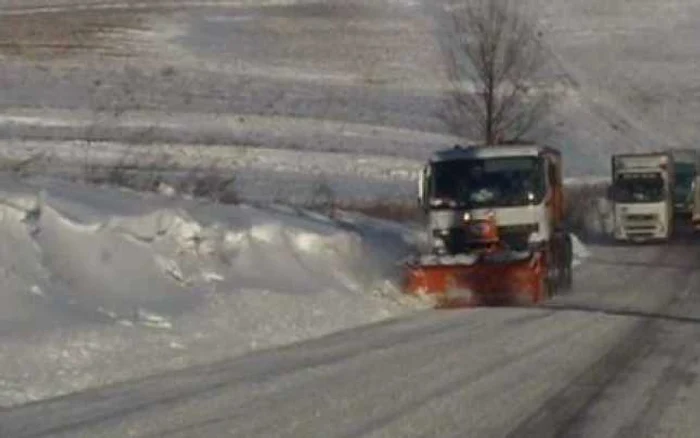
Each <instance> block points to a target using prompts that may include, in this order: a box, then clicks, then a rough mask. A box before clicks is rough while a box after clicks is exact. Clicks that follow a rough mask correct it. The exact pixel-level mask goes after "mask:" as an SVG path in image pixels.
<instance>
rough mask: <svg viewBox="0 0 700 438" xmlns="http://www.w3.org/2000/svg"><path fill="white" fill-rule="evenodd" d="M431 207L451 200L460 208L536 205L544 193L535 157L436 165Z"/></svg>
mask: <svg viewBox="0 0 700 438" xmlns="http://www.w3.org/2000/svg"><path fill="white" fill-rule="evenodd" d="M432 174H433V178H432V184H431V186H432V190H431V195H432V196H431V198H432V201H431V205H432V206H433V207H440V206H441V205H442V204H441V201H451V203H454V204H456V205H458V206H460V207H466V208H491V207H508V206H511V207H514V206H520V205H532V204H538V203H540V202H541V201H542V198H543V197H544V193H545V182H544V177H543V176H544V175H543V174H544V171H543V166H542V165H541V161H540V160H539V159H538V158H537V157H506V158H489V159H483V160H477V159H460V160H454V161H445V162H439V163H435V164H434V165H433V168H432Z"/></svg>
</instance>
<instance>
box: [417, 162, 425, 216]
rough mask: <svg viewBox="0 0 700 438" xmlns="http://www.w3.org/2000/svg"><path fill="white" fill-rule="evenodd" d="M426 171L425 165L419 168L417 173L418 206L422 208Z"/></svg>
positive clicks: (423, 205)
mask: <svg viewBox="0 0 700 438" xmlns="http://www.w3.org/2000/svg"><path fill="white" fill-rule="evenodd" d="M426 173H427V166H426V167H423V168H422V169H421V170H420V173H419V174H418V206H419V207H421V208H423V209H424V208H425V202H426V190H425V183H426Z"/></svg>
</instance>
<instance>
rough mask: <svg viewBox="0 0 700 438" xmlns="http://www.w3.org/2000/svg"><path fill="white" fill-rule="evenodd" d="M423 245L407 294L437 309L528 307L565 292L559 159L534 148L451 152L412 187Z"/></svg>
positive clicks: (568, 254)
mask: <svg viewBox="0 0 700 438" xmlns="http://www.w3.org/2000/svg"><path fill="white" fill-rule="evenodd" d="M418 191H419V194H418V202H419V203H420V205H421V207H422V208H423V210H424V212H425V213H426V214H425V218H426V226H427V235H428V236H427V245H426V247H425V248H424V249H423V251H421V253H420V254H418V255H416V256H415V257H414V258H412V259H411V260H410V261H409V262H408V263H407V266H406V269H407V278H406V286H405V287H406V292H408V293H411V294H415V295H424V296H430V297H432V298H434V299H435V301H436V304H437V306H438V307H462V306H479V305H491V304H506V305H522V304H525V305H527V304H534V303H538V302H541V301H543V300H545V299H547V298H549V297H551V296H552V295H553V294H554V293H556V291H557V290H558V289H559V288H567V287H569V286H571V283H572V258H573V257H572V242H571V238H570V235H569V234H568V233H567V232H566V231H565V229H564V197H563V186H562V161H561V154H560V152H559V151H557V150H556V149H553V148H550V147H546V146H539V145H503V146H469V147H462V146H455V147H454V148H451V149H447V150H443V151H439V152H436V153H435V154H433V156H432V157H431V158H430V160H429V162H428V163H427V164H426V166H425V167H424V168H423V170H422V172H421V174H420V178H419V188H418Z"/></svg>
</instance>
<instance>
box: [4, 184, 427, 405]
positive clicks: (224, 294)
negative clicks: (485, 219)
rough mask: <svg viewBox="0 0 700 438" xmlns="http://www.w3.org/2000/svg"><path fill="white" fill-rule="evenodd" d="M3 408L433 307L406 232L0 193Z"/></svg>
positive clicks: (274, 215)
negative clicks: (414, 277) (406, 270)
mask: <svg viewBox="0 0 700 438" xmlns="http://www.w3.org/2000/svg"><path fill="white" fill-rule="evenodd" d="M0 220H1V221H2V226H0V336H2V342H0V370H1V374H0V405H9V404H14V403H19V402H23V401H27V400H32V399H38V398H44V397H48V396H52V395H56V394H60V393H65V392H70V391H73V390H78V389H81V388H85V387H87V386H92V385H99V384H104V383H107V382H108V381H115V380H120V379H123V378H133V377H134V376H138V375H143V374H148V373H152V372H155V371H158V370H162V369H164V368H173V367H180V366H186V365H190V364H193V363H198V362H210V361H212V360H216V359H218V358H224V357H230V356H233V355H237V354H242V353H244V352H247V351H250V350H252V349H255V348H262V347H269V346H272V345H279V344H283V343H289V342H293V341H298V340H301V339H305V338H309V337H314V336H319V335H323V334H326V333H329V332H332V331H336V330H339V329H343V328H348V327H351V326H356V325H361V324H366V323H369V322H372V321H377V320H380V319H383V318H387V317H391V316H394V315H398V314H401V313H405V312H409V311H411V310H415V309H416V308H417V307H421V306H422V305H421V304H420V303H416V302H415V301H413V300H410V299H408V298H406V297H402V296H401V295H400V294H399V293H398V289H397V284H396V278H397V276H396V274H397V271H396V263H395V262H396V261H397V260H398V259H399V258H401V256H402V255H404V254H405V252H406V251H407V250H408V248H409V247H410V244H411V241H410V239H411V238H412V236H413V235H414V233H413V232H411V231H410V230H408V229H406V228H403V227H400V226H397V225H393V224H388V223H385V222H381V221H376V220H369V219H366V218H362V217H349V216H347V215H346V216H345V217H344V218H340V219H336V220H331V219H329V218H327V217H323V216H320V215H313V214H311V213H308V212H301V211H296V210H292V209H284V208H281V207H280V208H255V207H252V206H245V205H240V206H219V205H212V204H203V203H198V202H196V201H192V200H185V199H174V198H166V197H162V196H157V195H141V194H134V193H131V192H121V191H117V190H112V189H96V188H94V187H85V186H81V185H75V184H69V183H65V182H57V181H32V182H22V183H20V182H16V181H13V180H3V181H1V184H0Z"/></svg>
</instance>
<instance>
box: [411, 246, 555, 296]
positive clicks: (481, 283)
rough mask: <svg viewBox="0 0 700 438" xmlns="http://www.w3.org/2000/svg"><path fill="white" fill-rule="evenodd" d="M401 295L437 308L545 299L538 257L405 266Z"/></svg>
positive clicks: (541, 270) (541, 268) (543, 271)
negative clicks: (430, 300) (431, 301)
mask: <svg viewBox="0 0 700 438" xmlns="http://www.w3.org/2000/svg"><path fill="white" fill-rule="evenodd" d="M407 269H408V272H407V278H406V289H405V292H406V293H409V294H413V295H420V296H428V297H431V298H433V299H434V300H435V301H436V307H438V308H450V307H472V306H482V305H499V304H500V305H529V304H534V303H538V302H540V301H542V300H543V299H545V298H547V291H546V289H545V286H544V285H545V282H544V281H543V280H544V279H543V276H544V275H545V272H546V271H545V270H544V269H543V263H542V260H541V259H540V257H538V256H536V255H535V256H531V257H528V258H527V259H524V260H522V259H521V260H508V261H498V262H488V261H478V262H475V263H473V264H461V263H456V264H430V265H426V264H410V263H409V264H408V266H407Z"/></svg>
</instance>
